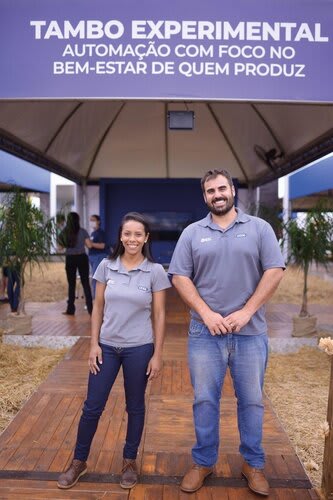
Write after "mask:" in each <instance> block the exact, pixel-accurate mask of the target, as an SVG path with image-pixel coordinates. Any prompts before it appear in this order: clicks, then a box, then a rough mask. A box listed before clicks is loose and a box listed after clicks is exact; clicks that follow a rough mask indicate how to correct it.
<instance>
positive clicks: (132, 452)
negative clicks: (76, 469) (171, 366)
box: [74, 344, 154, 462]
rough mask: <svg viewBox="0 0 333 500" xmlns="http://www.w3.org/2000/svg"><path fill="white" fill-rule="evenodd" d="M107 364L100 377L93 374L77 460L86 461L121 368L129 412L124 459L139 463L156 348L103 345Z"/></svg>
mask: <svg viewBox="0 0 333 500" xmlns="http://www.w3.org/2000/svg"><path fill="white" fill-rule="evenodd" d="M101 348H102V352H103V363H102V364H101V365H99V367H100V370H101V371H100V372H99V373H98V374H97V375H93V374H91V373H90V374H89V382H88V395H87V399H86V401H85V403H84V406H83V410H82V416H81V419H80V423H79V428H78V434H77V441H76V447H75V452H74V458H75V459H77V460H82V461H84V462H85V461H86V460H87V458H88V455H89V451H90V446H91V442H92V440H93V437H94V435H95V432H96V429H97V425H98V421H99V418H100V416H101V414H102V413H103V410H104V408H105V405H106V402H107V400H108V397H109V394H110V391H111V389H112V386H113V384H114V382H115V380H116V378H117V375H118V372H119V369H120V367H121V366H122V367H123V375H124V386H125V398H126V411H127V414H128V422H127V434H126V442H125V446H124V449H123V457H124V458H130V459H135V458H136V456H137V452H138V448H139V444H140V441H141V436H142V431H143V426H144V420H145V390H146V385H147V380H148V376H147V375H146V371H147V366H148V363H149V361H150V359H151V357H152V355H153V353H154V344H145V345H142V346H138V347H110V346H107V345H105V344H101Z"/></svg>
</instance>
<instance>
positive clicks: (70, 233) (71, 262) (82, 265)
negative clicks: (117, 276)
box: [58, 212, 92, 316]
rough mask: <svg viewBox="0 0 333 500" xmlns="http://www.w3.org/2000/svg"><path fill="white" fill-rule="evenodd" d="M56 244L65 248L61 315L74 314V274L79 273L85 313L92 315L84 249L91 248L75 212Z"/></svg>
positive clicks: (68, 219)
mask: <svg viewBox="0 0 333 500" xmlns="http://www.w3.org/2000/svg"><path fill="white" fill-rule="evenodd" d="M58 244H59V246H60V247H62V248H65V255H66V265H65V268H66V276H67V281H68V300H67V309H66V311H64V312H63V314H69V315H71V316H72V315H74V314H75V288H76V273H77V271H78V272H79V275H80V279H81V283H82V288H83V291H84V296H85V299H86V306H87V311H88V313H89V314H91V313H92V296H91V289H90V283H89V260H88V255H87V254H86V250H85V247H87V248H91V247H92V243H91V241H90V238H89V234H88V233H87V231H86V230H85V229H83V228H82V227H80V217H79V214H77V213H76V212H70V213H69V214H68V215H67V220H66V226H65V228H64V229H63V230H62V231H61V233H60V234H59V236H58Z"/></svg>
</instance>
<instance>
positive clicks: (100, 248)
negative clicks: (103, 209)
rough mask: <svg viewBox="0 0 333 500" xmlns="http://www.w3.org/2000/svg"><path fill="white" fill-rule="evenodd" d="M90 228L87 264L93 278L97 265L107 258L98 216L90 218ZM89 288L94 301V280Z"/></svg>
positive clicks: (104, 235)
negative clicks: (90, 245) (90, 244)
mask: <svg viewBox="0 0 333 500" xmlns="http://www.w3.org/2000/svg"><path fill="white" fill-rule="evenodd" d="M90 227H91V230H92V232H91V234H90V240H91V243H92V247H91V248H90V249H89V263H90V266H91V272H92V276H94V274H95V271H96V269H97V267H98V265H99V263H100V262H102V260H103V259H105V258H106V257H108V249H107V245H106V234H105V231H103V229H101V218H100V216H99V215H95V214H94V215H92V216H91V217H90ZM91 288H92V296H93V299H94V298H95V292H96V280H95V279H93V280H92V286H91Z"/></svg>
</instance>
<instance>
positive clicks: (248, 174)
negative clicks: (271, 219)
mask: <svg viewBox="0 0 333 500" xmlns="http://www.w3.org/2000/svg"><path fill="white" fill-rule="evenodd" d="M172 110H176V111H177V110H180V111H186V110H190V111H194V114H195V119H194V128H193V130H169V129H168V124H167V114H168V112H169V111H172ZM332 124H333V105H331V104H290V103H261V102H221V101H219V102H189V101H187V102H181V101H176V102H171V101H168V102H161V101H121V100H83V101H78V100H41V101H0V148H1V149H3V150H6V151H8V152H10V153H13V154H15V155H17V156H20V157H22V158H24V159H26V160H29V161H32V162H33V163H35V164H37V165H39V166H42V167H44V168H47V169H48V170H50V171H54V172H56V173H58V174H60V175H63V176H66V177H68V178H70V179H72V180H74V181H76V182H78V183H82V182H94V181H98V180H99V179H100V178H106V177H113V178H117V177H121V178H126V177H128V178H190V177H192V178H195V177H201V176H202V174H203V172H204V171H206V170H208V169H212V168H226V169H228V170H229V171H230V172H231V174H232V176H233V177H235V178H237V179H238V180H239V182H240V183H241V184H243V185H247V186H252V187H253V186H257V185H261V184H264V183H266V182H268V181H270V180H272V179H274V178H277V177H280V176H282V175H284V174H286V173H289V172H292V171H294V170H296V169H298V168H300V167H301V166H303V165H305V164H307V163H309V162H310V161H313V160H315V159H316V158H319V157H321V156H323V155H325V154H327V153H329V152H331V151H333V128H332Z"/></svg>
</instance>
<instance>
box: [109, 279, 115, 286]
mask: <svg viewBox="0 0 333 500" xmlns="http://www.w3.org/2000/svg"><path fill="white" fill-rule="evenodd" d="M115 283H116V282H115V280H112V279H110V280H108V281H107V284H108V285H114V284H115Z"/></svg>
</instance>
